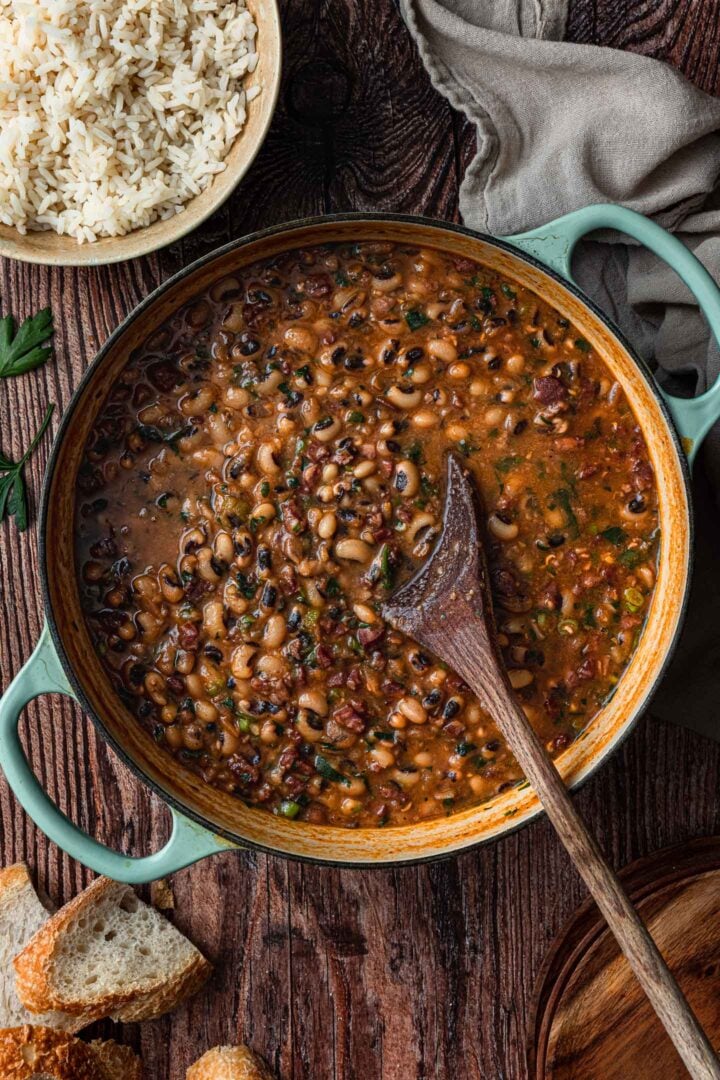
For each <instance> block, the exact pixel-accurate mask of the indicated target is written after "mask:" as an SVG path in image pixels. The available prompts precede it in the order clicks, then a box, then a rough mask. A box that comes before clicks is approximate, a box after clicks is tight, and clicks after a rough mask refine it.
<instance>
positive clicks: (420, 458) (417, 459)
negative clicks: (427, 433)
mask: <svg viewBox="0 0 720 1080" xmlns="http://www.w3.org/2000/svg"><path fill="white" fill-rule="evenodd" d="M406 453H407V456H408V457H409V458H410V460H411V461H412V462H413V464H415V465H422V464H423V463H424V461H425V455H424V453H423V448H422V444H421V443H419V442H414V443H411V444H410V446H408V448H407V450H406Z"/></svg>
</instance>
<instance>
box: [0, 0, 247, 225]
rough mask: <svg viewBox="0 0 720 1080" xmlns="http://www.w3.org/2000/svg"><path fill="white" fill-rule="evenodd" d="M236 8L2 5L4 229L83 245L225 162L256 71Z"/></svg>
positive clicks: (152, 215) (0, 179)
mask: <svg viewBox="0 0 720 1080" xmlns="http://www.w3.org/2000/svg"><path fill="white" fill-rule="evenodd" d="M256 34H257V27H256V26H255V23H254V22H253V18H252V15H251V14H250V12H248V11H247V10H246V9H245V6H244V4H243V3H242V0H234V2H227V3H226V2H224V0H0V221H2V222H4V223H5V224H7V225H14V226H15V227H16V228H17V229H18V230H19V231H20V232H23V233H24V232H25V231H26V230H28V229H54V230H55V231H56V232H58V233H62V234H66V235H69V236H74V237H76V238H77V240H78V241H79V242H80V243H84V242H88V241H93V240H96V239H97V238H98V237H101V236H119V235H121V234H123V233H127V232H130V231H131V230H132V229H137V228H139V227H140V226H143V225H148V224H149V223H150V222H152V221H155V220H156V219H157V218H166V217H170V216H172V215H173V214H176V213H177V212H178V211H180V210H182V209H183V206H184V204H185V203H187V202H188V200H189V199H191V198H192V197H193V196H194V195H196V194H197V193H198V192H200V191H202V189H203V188H204V187H206V186H207V185H208V184H209V183H210V181H211V180H212V178H213V176H214V175H215V174H216V173H218V172H220V171H222V169H224V168H225V165H224V159H225V157H226V155H227V153H228V151H229V149H230V147H231V146H232V143H233V141H234V140H235V138H236V137H237V135H238V134H239V132H240V131H241V129H242V127H243V125H244V123H245V118H246V105H247V102H248V101H250V100H252V98H253V97H255V96H256V95H257V93H258V92H259V87H258V86H257V85H249V86H244V85H243V79H244V77H245V76H246V75H248V74H249V73H251V72H253V71H254V70H255V67H256V65H257V60H258V56H257V52H256V51H255V38H256Z"/></svg>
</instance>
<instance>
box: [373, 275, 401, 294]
mask: <svg viewBox="0 0 720 1080" xmlns="http://www.w3.org/2000/svg"><path fill="white" fill-rule="evenodd" d="M402 283H403V279H402V274H392V276H391V277H385V278H383V277H374V278H373V279H372V287H373V291H374V292H379V293H389V292H394V290H395V289H399V288H400V286H401V285H402Z"/></svg>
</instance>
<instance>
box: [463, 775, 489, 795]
mask: <svg viewBox="0 0 720 1080" xmlns="http://www.w3.org/2000/svg"><path fill="white" fill-rule="evenodd" d="M468 783H469V785H470V790H471V791H472V793H473V795H483V794H484V793H485V791H486V790H487V784H488V782H487V780H484V779H483V778H482V776H471V777H470V779H469V780H468Z"/></svg>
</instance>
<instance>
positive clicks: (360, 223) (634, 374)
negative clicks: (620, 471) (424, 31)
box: [0, 206, 720, 882]
mask: <svg viewBox="0 0 720 1080" xmlns="http://www.w3.org/2000/svg"><path fill="white" fill-rule="evenodd" d="M599 228H613V229H618V230H620V231H622V232H625V233H627V234H629V235H631V236H632V237H634V238H635V239H636V240H638V241H640V242H641V243H643V244H645V245H647V247H649V248H651V249H652V250H653V251H654V252H655V253H656V254H657V255H659V256H661V257H662V258H664V259H665V260H666V261H667V262H668V263H670V264H671V265H672V266H673V267H674V268H675V270H676V271H677V272H678V274H679V275H680V277H681V278H682V279H683V281H684V282H685V283H686V285H687V286H688V287H689V288H690V290H691V291H692V292H693V294H694V295H695V297H696V299H697V301H698V303H699V305H700V307H701V308H702V310H703V312H704V313H705V316H706V317H707V319H708V321H709V323H710V326H711V329H712V331H713V333H714V334H715V337H716V338H718V340H720V291H719V290H718V288H717V287H716V285H715V284H714V282H713V281H712V279H711V278H710V276H709V275H708V274H707V272H706V271H705V270H704V269H703V267H702V266H701V265H700V263H699V262H698V261H697V260H696V259H695V257H694V256H693V255H692V254H690V252H689V251H688V250H687V249H686V248H685V247H684V246H683V245H682V244H681V243H680V242H679V241H678V240H676V239H675V238H674V237H672V236H670V235H669V234H668V233H666V232H664V231H663V230H662V229H661V228H659V227H658V226H657V225H655V224H654V223H653V222H651V221H649V220H647V219H646V218H643V217H641V216H639V215H638V214H635V213H633V212H632V211H629V210H626V209H623V208H622V207H617V206H591V207H588V208H586V209H584V210H580V211H577V212H576V213H573V214H569V215H567V216H566V217H563V218H560V219H559V220H558V221H554V222H552V223H551V224H549V225H547V226H545V227H543V228H541V229H537V230H535V231H534V232H530V233H525V234H524V235H522V236H515V237H509V238H506V239H504V240H500V239H496V238H493V237H489V236H480V235H477V234H475V233H472V232H470V231H468V230H467V229H463V228H459V227H457V226H452V225H446V224H443V223H440V222H434V221H428V220H424V219H421V218H409V217H399V216H395V215H366V214H354V215H342V216H338V217H330V218H322V219H316V220H311V221H302V222H297V223H294V224H290V225H285V226H281V227H277V228H272V229H268V230H265V231H264V232H261V233H256V234H254V235H252V236H248V237H245V238H243V239H241V240H238V241H235V242H233V243H231V244H229V245H227V246H226V247H223V248H221V249H220V250H218V251H216V252H214V253H213V254H211V255H208V256H207V257H205V258H204V259H201V260H200V261H199V262H196V263H194V264H193V265H192V266H190V267H188V268H187V269H185V270H183V271H181V272H180V273H179V274H177V275H176V276H175V277H173V278H171V279H170V280H169V281H167V282H166V283H165V284H164V285H162V286H161V287H160V288H159V289H158V290H157V291H156V292H154V293H153V294H152V295H151V296H150V297H148V299H147V300H145V301H144V302H143V303H142V304H140V306H139V307H138V308H136V310H135V311H134V312H133V313H132V315H130V317H129V318H128V319H126V321H125V322H124V323H123V324H122V326H120V327H119V329H118V330H117V331H116V332H115V333H114V334H113V335H112V336H111V338H110V339H109V340H108V342H107V343H106V344H105V346H104V347H103V349H102V350H101V352H100V354H99V356H98V357H97V359H96V360H95V362H94V363H93V364H92V366H91V367H90V369H89V370H88V372H87V374H86V376H85V378H84V379H83V381H82V383H81V384H80V386H79V387H78V390H77V392H76V394H75V396H74V398H73V400H72V402H71V404H70V407H69V408H68V410H67V412H66V414H65V416H64V418H63V421H62V424H61V427H60V431H59V433H58V436H57V439H56V442H55V445H54V448H53V451H52V455H51V458H50V462H49V466H48V470H47V475H46V478H45V485H44V491H43V499H42V507H41V511H40V566H41V573H42V582H43V590H44V600H45V612H46V625H45V629H44V630H43V633H42V635H41V638H40V641H39V642H38V645H37V647H36V649H35V652H34V653H33V655H32V656H31V657H30V659H29V660H28V662H27V663H26V665H25V667H24V668H23V669H22V670H21V671H20V673H19V674H18V675H17V676H16V678H15V680H14V681H13V682H12V684H11V685H10V687H9V688H8V690H7V692H6V693H5V696H4V697H3V699H2V701H1V702H0V764H1V765H2V769H3V771H4V773H5V777H6V779H7V781H8V783H9V784H10V786H11V788H12V789H13V791H14V792H15V795H16V796H17V798H18V799H19V801H20V802H21V803H22V805H23V807H24V808H25V810H26V811H27V812H28V814H29V815H30V817H31V818H32V819H33V821H35V823H36V824H37V825H38V826H39V828H40V829H42V830H43V831H44V832H45V833H46V834H47V836H48V837H50V838H51V839H52V840H54V841H55V843H57V844H58V845H59V846H60V847H61V848H63V849H64V850H65V851H66V852H68V853H69V854H70V855H72V856H73V857H74V858H76V859H79V860H80V862H82V863H85V864H86V865H87V866H89V867H92V869H93V870H96V871H98V872H99V873H103V874H108V875H109V876H111V877H113V878H116V879H117V880H119V881H126V882H140V881H147V880H150V879H152V878H157V877H161V876H163V875H166V874H170V873H172V872H173V871H175V870H178V869H180V868H181V867H183V866H187V865H188V864H189V863H192V862H194V861H195V860H197V859H200V858H203V857H204V856H206V855H212V854H213V853H215V852H217V851H220V850H224V849H227V848H228V847H232V846H235V845H237V846H250V847H256V848H259V849H262V850H265V851H271V852H276V853H280V854H283V855H288V856H292V857H296V858H301V859H309V860H315V861H318V862H325V863H340V864H344V865H353V866H360V865H363V866H367V865H372V866H377V865H384V864H389V863H395V864H398V863H406V862H413V861H420V860H424V859H432V858H437V857H441V856H447V855H450V854H452V853H454V852H458V851H462V850H463V849H465V848H468V847H471V846H472V845H474V844H479V843H482V842H486V841H488V840H493V839H496V838H498V837H500V836H502V835H504V834H505V833H507V832H509V831H510V830H512V829H515V828H517V827H518V826H519V825H522V824H525V823H526V822H528V821H530V820H531V819H532V818H533V817H535V816H536V815H537V814H538V813H539V812H540V807H539V805H538V801H537V799H536V798H535V796H534V794H533V792H532V791H531V790H530V789H529V788H528V787H527V786H525V787H519V788H518V787H514V788H511V789H510V790H508V791H505V792H503V793H501V794H499V795H497V796H496V797H494V798H493V799H492V800H490V801H489V802H486V803H483V804H482V805H480V806H476V807H474V808H472V809H468V810H464V811H462V812H460V813H457V814H453V815H451V816H449V817H443V818H440V819H436V820H432V821H425V822H422V823H419V824H414V825H406V826H401V827H398V828H390V829H342V828H334V827H329V826H315V825H310V824H307V823H304V822H296V821H289V820H287V819H285V818H282V817H277V816H274V815H272V814H268V813H266V812H264V811H261V810H253V809H250V808H248V807H246V806H245V805H244V804H243V803H242V802H241V801H239V800H238V799H237V798H234V797H233V796H231V795H228V794H224V793H223V792H220V791H218V790H215V789H213V788H211V787H210V786H208V785H206V784H204V783H203V782H202V780H201V779H200V778H199V777H197V776H195V775H194V774H193V773H190V772H189V771H187V770H185V769H184V768H183V767H182V765H181V764H180V763H179V762H177V761H176V760H175V759H173V758H172V757H171V756H170V755H169V754H168V753H167V752H166V751H164V750H162V749H161V748H160V747H159V746H158V745H157V744H156V743H155V742H154V741H153V739H152V738H151V737H150V735H149V734H148V733H147V732H146V731H145V730H144V729H143V728H142V727H141V725H140V724H138V722H137V720H136V719H135V718H134V717H133V716H132V715H131V714H130V713H129V712H128V711H127V709H126V708H125V706H124V705H123V703H122V702H121V701H120V700H119V698H118V697H117V696H116V694H115V693H114V691H113V690H112V688H111V686H110V683H109V680H108V678H107V677H106V675H105V673H104V671H103V669H102V667H101V665H100V663H99V661H98V659H97V657H96V654H95V651H94V649H93V645H92V642H91V640H90V637H89V635H88V631H87V629H86V625H85V621H84V618H83V614H82V611H81V606H80V596H79V589H78V586H77V582H76V580H75V576H74V573H72V572H69V568H70V567H73V566H74V565H75V558H74V498H75V488H76V480H77V475H78V470H79V468H80V464H81V460H82V455H83V447H84V446H85V441H86V439H87V436H88V434H89V432H90V430H91V428H92V427H93V423H94V420H95V418H96V416H97V415H98V412H99V411H100V409H101V408H102V405H103V403H104V401H105V399H106V397H107V395H108V392H109V391H110V388H111V387H112V385H113V383H114V382H115V380H116V379H117V377H118V373H119V372H120V371H121V370H122V368H123V366H124V365H125V364H126V363H127V360H128V357H130V356H131V355H132V353H133V351H134V350H135V349H136V348H138V346H139V345H140V344H141V343H142V342H143V341H144V340H145V339H146V338H147V336H148V334H150V333H151V332H152V331H153V329H154V328H155V327H157V326H159V325H160V324H161V323H162V322H163V321H164V320H165V319H167V318H168V316H170V315H171V314H172V313H173V312H174V311H175V310H176V309H177V308H179V307H180V306H181V305H182V304H184V303H185V302H186V301H187V300H188V299H189V298H191V297H192V296H194V295H195V294H197V293H199V292H201V291H203V290H205V289H206V288H207V287H208V286H209V285H210V283H212V282H213V281H215V280H217V279H218V278H221V277H223V276H226V275H228V274H230V273H233V272H236V271H238V270H239V269H241V268H242V267H243V266H245V265H247V264H249V263H252V262H255V261H256V260H258V259H264V258H268V257H271V256H274V255H276V254H278V253H279V252H282V251H286V250H288V249H291V248H294V247H306V246H309V245H312V244H323V243H328V242H332V241H356V240H390V241H399V242H401V243H404V244H412V245H423V246H431V247H432V246H434V247H439V248H442V249H444V250H446V251H449V252H452V253H454V254H456V255H459V256H464V257H467V258H471V259H475V260H477V261H478V262H480V263H484V264H486V265H488V266H490V267H492V268H493V269H496V270H498V271H499V272H500V273H502V274H505V275H507V276H508V277H511V278H515V279H516V280H517V281H519V282H520V283H522V285H524V286H525V287H527V288H529V289H532V290H534V291H535V292H537V293H538V294H540V295H542V296H543V297H544V298H545V299H547V300H548V301H549V302H550V303H551V304H552V305H553V306H554V307H555V308H556V309H557V310H558V311H559V312H560V313H561V314H562V315H564V316H565V317H566V318H568V319H570V320H571V321H572V322H573V323H574V324H575V326H577V327H578V329H579V331H580V333H581V334H582V335H583V337H585V338H586V339H587V340H588V341H589V342H591V343H592V345H593V347H594V348H595V349H596V350H597V352H598V353H599V355H600V356H601V357H602V358H603V359H604V361H605V363H606V364H607V365H608V367H609V368H610V370H611V371H612V373H613V375H614V377H615V378H616V379H617V380H618V381H619V382H620V383H621V384H622V386H623V389H624V391H625V394H626V395H627V398H628V400H629V402H630V404H631V405H632V408H633V410H634V412H635V415H636V417H637V419H638V421H639V423H640V425H641V426H642V429H643V431H644V434H645V438H646V441H647V445H648V448H649V452H650V457H651V460H652V463H653V466H654V469H655V475H656V479H657V487H658V494H659V513H660V526H661V536H662V539H661V550H660V559H659V569H658V580H657V585H656V589H655V593H654V596H653V599H652V603H651V606H650V610H649V613H648V618H647V622H646V625H645V628H644V631H643V633H642V636H641V638H640V642H639V644H638V647H637V649H636V651H635V653H634V655H633V658H632V660H631V662H630V665H629V667H628V668H627V670H626V671H625V674H624V675H623V677H622V679H621V680H620V682H619V684H618V687H617V689H616V691H615V693H614V694H613V696H612V698H611V699H610V700H609V701H608V702H607V703H606V705H605V706H604V708H603V709H602V710H601V711H600V712H599V713H598V715H597V716H596V717H595V718H594V719H593V721H592V722H591V723H590V725H589V726H588V727H587V728H586V729H585V730H584V731H583V732H582V733H581V734H580V735H579V737H578V738H577V739H576V741H575V742H574V743H573V744H572V745H571V746H569V747H568V749H567V750H565V751H564V753H563V754H562V755H561V756H560V757H559V758H558V759H557V766H558V768H559V769H560V771H561V773H562V775H563V777H564V778H565V779H566V781H567V783H568V784H570V785H573V786H574V785H576V784H579V783H581V782H582V781H583V780H585V779H586V778H587V777H588V776H589V775H590V774H591V773H592V772H593V771H594V770H595V769H597V768H598V767H599V766H600V765H601V764H602V762H603V761H605V760H606V759H607V758H608V756H609V755H610V754H611V753H612V752H613V751H614V750H615V749H616V748H617V746H618V745H619V743H620V742H621V741H622V739H623V738H624V737H625V736H626V735H627V733H628V731H629V730H630V728H631V727H632V725H633V724H634V722H635V720H636V719H637V717H638V716H639V715H640V714H641V713H642V710H643V709H644V708H645V707H646V705H647V702H648V699H649V697H650V695H651V694H652V692H653V689H654V688H655V687H656V685H657V683H658V681H659V679H660V677H661V675H662V673H663V671H664V669H665V666H666V664H667V661H668V658H669V656H670V653H671V652H672V648H673V644H674V642H675V640H676V638H677V635H678V632H679V629H680V625H681V622H682V618H683V613H684V609H685V602H686V598H687V593H688V586H689V578H690V567H691V555H692V524H691V508H690V493H689V467H688V466H689V462H691V461H692V458H693V456H694V455H695V453H696V451H697V449H698V446H699V444H700V442H701V441H702V439H703V437H704V436H705V435H706V433H707V432H708V430H709V429H710V427H711V426H712V424H713V423H714V421H715V420H716V419H717V418H718V417H720V384H716V385H715V386H713V387H712V388H711V389H710V390H709V391H708V392H707V393H705V394H704V395H703V396H702V397H699V398H694V399H692V400H688V401H685V400H683V401H680V400H675V399H669V398H666V397H665V396H664V395H663V393H662V391H661V390H660V389H659V388H658V386H657V385H656V384H655V382H654V379H653V377H652V375H651V374H650V372H649V371H648V370H647V368H646V367H645V366H644V365H643V364H642V363H641V361H640V360H639V359H638V358H637V357H636V356H635V355H634V354H633V352H632V349H631V347H630V346H629V345H628V343H627V342H626V341H625V340H624V339H623V337H622V336H621V334H620V333H619V331H618V330H617V329H616V328H615V327H614V326H613V325H612V323H611V322H610V321H609V320H608V319H607V318H606V317H605V316H604V315H603V314H602V312H600V311H598V310H597V308H596V307H595V305H594V304H593V303H592V302H591V301H590V300H589V299H588V298H587V297H586V296H584V295H583V293H582V292H581V291H580V290H579V289H578V288H577V287H576V286H575V285H574V283H573V282H572V278H571V274H570V259H571V254H572V250H573V246H574V245H575V243H576V242H577V240H578V239H580V237H582V236H583V235H584V234H585V233H588V232H591V231H592V230H594V229H599ZM46 693H61V694H67V695H68V696H70V697H72V698H74V699H76V700H77V701H79V702H80V704H81V706H82V707H83V709H84V710H85V711H86V712H87V713H88V714H89V716H90V717H91V718H92V720H93V721H94V723H95V725H96V727H97V729H98V731H99V732H100V735H101V736H102V737H103V738H104V739H106V740H107V741H108V742H109V743H110V744H111V746H112V747H113V748H114V749H115V751H116V752H117V753H118V754H119V756H120V757H121V758H122V760H123V761H124V762H125V763H126V764H127V765H128V766H129V767H130V768H131V769H132V770H133V772H134V773H135V774H136V775H137V776H138V777H139V779H140V780H142V781H143V782H144V783H146V784H148V785H149V786H150V787H151V788H153V790H154V791H156V792H157V793H158V795H160V797H161V798H162V799H163V800H164V801H165V802H166V803H167V804H168V805H169V806H170V808H171V811H172V815H173V822H174V824H173V830H172V834H171V837H170V839H169V841H168V842H167V844H166V845H165V846H164V847H163V848H162V849H161V850H160V851H157V852H155V853H154V854H150V855H143V856H139V855H138V853H133V854H131V853H129V852H116V851H111V850H110V849H109V848H106V847H104V846H103V845H101V844H99V843H98V842H97V841H95V840H94V839H92V838H91V837H89V836H87V835H86V834H85V833H83V832H82V831H81V830H80V829H78V828H77V827H76V826H75V825H73V824H72V823H71V822H70V821H69V820H68V819H67V818H66V817H65V816H64V815H63V814H62V813H61V812H60V810H59V809H58V808H57V807H56V806H55V805H54V804H53V803H52V802H51V801H50V799H49V798H48V796H47V795H46V794H45V792H44V791H43V790H42V788H41V787H40V785H39V783H38V781H37V779H36V778H35V775H34V774H33V772H32V770H31V769H30V767H29V765H28V762H27V760H26V758H25V755H24V752H23V749H22V747H21V744H20V741H19V738H18V732H17V725H18V718H19V715H20V713H21V711H22V709H23V707H24V706H25V704H26V703H27V702H28V701H30V700H31V699H33V698H35V697H37V696H38V695H40V694H46Z"/></svg>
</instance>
